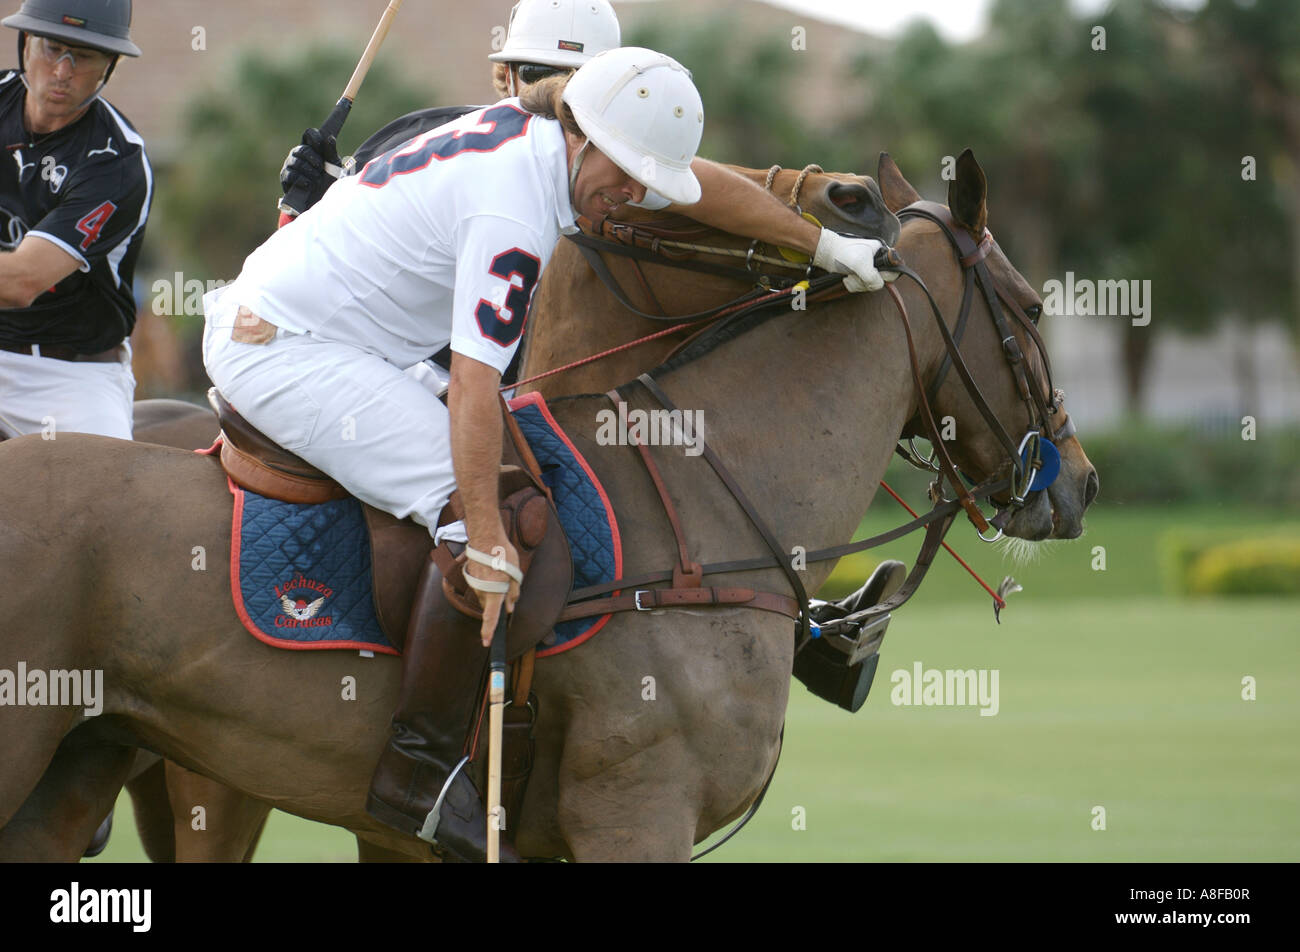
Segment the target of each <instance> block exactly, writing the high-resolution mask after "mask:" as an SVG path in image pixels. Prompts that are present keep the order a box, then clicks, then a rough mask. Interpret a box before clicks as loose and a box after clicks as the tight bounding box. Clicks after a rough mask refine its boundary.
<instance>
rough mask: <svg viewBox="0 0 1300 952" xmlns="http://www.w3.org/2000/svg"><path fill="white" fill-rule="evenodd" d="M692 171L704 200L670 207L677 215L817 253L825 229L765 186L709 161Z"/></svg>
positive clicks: (694, 164)
mask: <svg viewBox="0 0 1300 952" xmlns="http://www.w3.org/2000/svg"><path fill="white" fill-rule="evenodd" d="M691 171H692V172H694V173H695V177H696V178H697V179H699V180H700V193H701V194H700V200H699V201H698V202H696V203H695V204H694V205H669V206H668V208H669V210H671V211H672V212H674V213H675V214H679V215H685V216H686V217H687V218H693V219H694V220H695V221H698V222H700V223H701V224H703V225H708V226H710V227H712V228H718V229H721V230H722V231H727V232H730V233H731V234H733V235H748V236H749V237H750V238H757V239H759V240H760V241H765V242H767V243H768V244H773V245H780V246H781V247H783V248H792V249H794V250H795V251H802V252H803V253H804V254H808V255H811V254H812V253H813V252H814V251H816V249H817V242H818V241H819V240H820V238H821V229H820V228H818V227H817V226H816V225H814V224H813V223H812V222H810V221H808V220H807V219H806V218H802V217H800V216H799V215H796V214H795V212H794V210H793V209H792V208H789V207H787V206H786V204H785V203H784V202H783V201H781V199H779V198H777V197H776V196H775V195H773V194H772V193H771V192H769V191H767V190H766V189H765V188H763V187H762V186H760V185H755V184H754V183H753V182H751V181H750V180H749V179H747V178H745V177H744V176H743V175H741V174H740V173H738V172H734V171H732V170H731V169H729V168H727V167H725V166H722V165H719V164H718V163H717V162H710V161H709V160H708V159H701V158H696V159H695V161H693V162H692V163H691Z"/></svg>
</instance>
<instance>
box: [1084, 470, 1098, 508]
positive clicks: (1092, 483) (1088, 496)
mask: <svg viewBox="0 0 1300 952" xmlns="http://www.w3.org/2000/svg"><path fill="white" fill-rule="evenodd" d="M1099 489H1101V480H1099V479H1098V478H1097V470H1095V469H1090V470H1088V480H1087V482H1086V483H1085V484H1084V487H1083V508H1084V509H1087V508H1088V507H1089V506H1091V505H1092V501H1093V500H1094V499H1096V498H1097V491H1098V490H1099Z"/></svg>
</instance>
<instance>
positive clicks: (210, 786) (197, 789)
mask: <svg viewBox="0 0 1300 952" xmlns="http://www.w3.org/2000/svg"><path fill="white" fill-rule="evenodd" d="M729 168H731V169H732V170H733V171H734V172H736V173H737V174H739V175H742V176H744V177H746V178H748V179H749V180H750V181H753V182H755V183H756V184H761V185H763V186H764V188H766V189H767V190H768V191H770V192H772V193H773V194H776V195H780V196H788V197H789V203H790V204H791V205H792V206H795V207H797V208H798V209H799V210H800V211H801V212H802V211H805V210H806V213H807V214H809V215H812V216H814V217H815V218H816V219H817V220H818V221H819V222H823V223H825V224H826V225H827V226H828V227H832V228H834V229H836V230H838V231H840V232H842V233H844V234H851V235H858V236H862V237H877V238H882V239H884V240H885V241H886V243H892V242H893V241H894V240H896V239H897V236H898V228H899V226H898V221H897V219H896V218H894V216H893V215H892V214H891V213H890V210H889V209H887V208H886V206H885V202H884V198H883V196H882V195H881V191H880V188H879V186H878V185H877V184H876V182H875V181H874V180H873V179H871V178H870V177H868V176H863V175H855V174H849V173H828V172H824V171H823V170H822V169H821V168H820V167H819V166H816V165H809V166H806V167H804V168H803V169H799V170H794V169H780V168H778V167H773V168H770V169H766V170H763V169H750V168H744V167H740V166H730V167H729ZM629 211H631V210H630V209H629ZM628 217H629V219H630V220H633V221H636V220H645V219H650V220H657V221H662V216H661V215H658V214H655V213H639V214H638V213H636V212H632V214H630V215H629V216H628ZM688 227H689V225H688ZM710 240H713V241H717V242H719V243H722V244H728V243H731V244H734V243H735V239H734V238H733V237H732V236H722V235H717V234H716V233H715V235H714V237H713V238H711V239H710ZM714 257H716V256H714ZM611 267H612V268H613V270H614V272H615V273H618V274H623V275H624V276H625V277H626V272H625V271H624V270H623V269H624V262H623V261H613V262H611ZM791 268H793V266H791ZM787 270H789V269H787ZM794 270H797V269H794ZM662 272H663V268H662V266H661V265H658V264H654V263H648V264H647V265H646V267H645V268H644V270H643V272H642V273H643V275H645V276H647V278H648V283H647V284H646V285H645V286H644V288H645V293H647V294H649V295H650V296H651V297H653V299H654V302H655V305H656V306H659V307H666V308H668V309H669V313H675V312H680V311H684V310H686V309H688V308H690V307H693V306H697V305H698V304H699V303H700V302H705V303H707V302H711V301H723V300H726V299H727V298H728V297H729V296H734V295H735V294H737V293H739V292H740V291H742V290H743V289H744V287H743V286H744V285H745V284H746V282H745V281H743V280H737V279H735V278H728V277H722V278H718V277H716V276H703V277H702V276H700V275H699V274H697V273H692V272H684V273H683V272H680V271H674V272H673V273H672V274H671V275H668V274H665V273H662ZM683 277H684V278H685V279H686V280H682V278H683ZM652 289H653V290H652ZM620 309H621V308H620V305H619V304H618V302H617V301H615V300H614V299H613V298H612V297H611V294H610V291H609V290H608V288H606V286H605V285H604V284H602V283H601V281H600V280H599V279H598V277H597V276H596V274H595V272H593V271H592V270H591V269H590V268H589V267H588V266H587V265H586V263H585V262H584V261H583V259H582V258H581V256H580V255H579V253H578V251H577V249H576V246H575V245H572V244H571V243H569V242H567V241H562V242H561V243H560V245H559V247H558V248H557V250H556V254H555V257H554V262H553V264H552V265H551V267H549V268H548V269H547V271H546V273H545V274H544V275H543V277H542V281H541V284H540V286H539V288H538V291H537V295H536V298H535V300H534V302H533V304H532V306H531V308H530V318H529V333H528V335H527V336H526V337H525V354H524V360H523V363H522V368H523V369H522V371H521V375H530V374H532V373H536V372H538V371H540V370H542V369H549V368H550V367H554V366H560V365H562V364H565V363H568V362H570V361H573V360H576V359H579V358H581V357H583V356H586V354H587V350H586V348H590V347H592V346H593V345H600V344H604V345H606V346H608V345H609V344H613V343H620V342H622V340H623V339H624V338H625V337H630V336H637V335H638V334H639V333H641V331H640V328H642V327H646V326H654V322H652V321H648V320H644V319H640V318H638V317H636V316H635V315H626V320H620V321H611V322H592V321H589V320H580V321H579V323H581V324H582V325H583V326H581V327H579V326H575V320H574V318H575V315H590V314H601V313H610V312H611V311H613V312H615V313H617V312H618V311H619V310H620ZM683 333H684V332H683ZM682 336H683V334H676V335H671V336H669V337H667V338H665V339H664V343H663V344H661V345H659V347H656V348H651V349H645V348H642V349H639V350H636V351H627V352H624V353H622V354H617V355H614V356H613V357H612V358H610V359H607V360H605V361H603V362H602V363H601V364H600V365H599V366H598V367H597V368H592V369H588V370H586V371H582V370H579V371H572V372H569V374H567V375H555V376H552V377H550V378H548V379H547V380H546V381H544V382H543V383H542V385H541V386H540V387H536V388H523V389H524V390H527V389H539V390H541V391H542V392H543V393H545V394H546V395H548V396H553V395H555V394H556V393H558V392H562V391H563V390H564V388H572V389H573V390H578V389H581V388H583V387H584V386H587V385H588V384H589V383H590V382H591V380H592V379H594V377H593V373H592V370H595V376H596V377H598V378H599V379H602V380H609V381H610V382H609V384H607V385H606V386H612V385H613V384H614V383H617V382H618V381H620V380H623V379H626V378H628V377H631V376H634V375H635V374H636V373H639V372H641V371H643V370H648V369H650V367H652V366H653V365H654V364H655V363H657V362H658V357H659V356H660V355H661V354H662V353H666V350H665V348H666V347H671V346H672V345H673V344H674V343H675V342H677V341H679V340H680V339H681V337H682ZM531 340H540V341H541V345H540V346H538V347H535V348H529V347H528V346H527V342H528V341H531ZM544 361H549V363H547V364H546V366H545V367H541V366H539V365H540V364H542V363H543V362H544ZM215 435H216V421H215V418H214V416H213V414H212V413H211V412H209V411H208V410H207V409H206V408H203V407H198V406H195V405H193V404H189V403H184V402H182V401H177V400H165V399H154V400H142V401H137V402H136V405H135V439H136V440H137V441H138V442H151V443H159V444H162V445H164V446H174V447H178V448H181V449H191V448H201V447H204V446H207V445H209V444H210V443H211V442H212V438H213V437H214V436H215ZM127 790H128V792H129V793H130V794H131V798H132V801H133V804H134V807H135V817H136V823H137V827H138V828H139V831H140V836H141V840H142V842H143V844H144V847H145V851H146V854H147V855H148V856H149V858H150V859H151V860H154V861H155V862H161V861H172V860H176V861H182V862H185V861H216V862H237V861H241V860H248V859H251V857H252V854H253V850H254V849H255V848H256V843H257V839H258V837H259V836H260V833H261V831H262V829H263V827H264V825H265V820H266V817H267V815H268V814H269V812H270V809H271V808H270V806H269V805H268V804H265V803H261V802H260V801H256V800H252V799H250V798H247V797H244V796H243V795H242V794H240V793H239V792H238V791H234V790H230V789H229V788H225V787H223V786H222V785H221V784H218V783H216V782H215V781H211V780H209V779H207V778H205V777H203V776H201V775H199V774H195V773H192V772H190V771H187V770H185V769H184V768H181V767H179V766H177V765H175V764H169V765H167V766H166V771H165V777H164V764H163V762H162V760H161V759H160V758H158V757H156V756H153V755H148V754H144V753H142V754H141V755H140V756H139V758H138V760H137V765H136V767H135V768H134V769H133V771H132V775H131V778H130V779H129V780H128V782H127ZM196 804H202V805H204V807H205V810H206V813H207V821H208V822H207V828H206V829H205V830H203V831H201V832H197V833H196V832H195V831H192V830H191V828H190V813H189V811H190V809H191V808H192V807H193V805H196ZM358 852H359V856H360V858H362V859H363V860H389V861H392V860H396V859H398V858H400V857H399V856H398V855H393V854H389V853H386V852H385V851H383V850H382V849H380V848H378V847H376V846H374V845H373V844H370V843H367V842H366V841H364V840H358Z"/></svg>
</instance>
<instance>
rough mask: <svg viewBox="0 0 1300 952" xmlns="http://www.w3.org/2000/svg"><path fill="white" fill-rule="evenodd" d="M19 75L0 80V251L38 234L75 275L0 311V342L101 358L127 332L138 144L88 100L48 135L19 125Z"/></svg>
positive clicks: (103, 105) (136, 243)
mask: <svg viewBox="0 0 1300 952" xmlns="http://www.w3.org/2000/svg"><path fill="white" fill-rule="evenodd" d="M26 92H27V90H26V87H25V86H23V82H22V78H21V75H20V74H19V73H17V72H7V73H3V74H0V253H3V252H4V251H12V250H13V249H15V248H17V247H18V244H19V242H21V241H22V240H23V238H24V237H26V236H29V235H32V236H36V235H39V236H40V237H41V238H43V239H45V240H47V241H52V242H54V243H55V244H56V245H58V246H59V247H60V248H62V249H63V250H64V251H66V252H67V253H68V254H70V255H72V256H73V257H74V258H76V259H77V260H78V261H79V262H80V263H81V267H80V268H79V270H77V271H74V272H72V274H70V275H68V276H67V277H66V278H64V279H63V280H62V281H60V282H59V283H58V284H57V285H55V286H54V287H53V288H51V289H49V290H47V291H45V292H44V293H42V294H41V295H40V296H39V297H37V298H36V300H35V301H33V302H32V304H31V306H30V307H19V308H0V342H4V343H10V344H46V345H49V344H61V345H64V346H68V347H73V348H75V349H76V350H77V351H79V352H81V353H84V354H93V353H98V352H100V351H102V350H108V349H109V348H110V347H113V346H115V345H117V344H119V343H121V342H122V340H123V339H124V338H126V337H127V336H128V335H129V334H130V333H131V330H132V328H133V327H134V326H135V295H134V294H133V292H132V287H131V285H132V281H133V279H134V276H135V263H136V259H137V258H138V257H139V255H140V245H141V243H142V242H143V240H144V226H145V221H146V219H147V218H148V217H149V205H150V203H151V202H152V200H153V170H152V169H151V168H150V166H149V159H148V157H147V156H146V155H145V151H144V139H142V138H141V137H140V134H139V133H138V132H136V131H135V128H134V127H133V126H132V125H131V124H130V123H129V122H128V121H127V120H126V118H125V117H124V116H123V115H122V114H121V113H119V112H118V111H117V110H116V109H114V108H113V107H112V106H110V105H109V104H108V103H107V102H105V101H104V100H103V99H96V100H95V101H94V102H93V103H91V105H90V108H89V109H87V110H86V113H85V115H83V116H82V117H81V118H80V119H78V120H77V121H76V122H74V123H72V124H71V125H68V126H65V127H64V128H62V129H59V130H57V131H55V132H52V133H48V134H36V135H33V134H31V133H29V132H27V131H26V129H25V128H24V126H23V102H24V98H25V95H26Z"/></svg>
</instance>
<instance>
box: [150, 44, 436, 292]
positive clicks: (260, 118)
mask: <svg viewBox="0 0 1300 952" xmlns="http://www.w3.org/2000/svg"><path fill="white" fill-rule="evenodd" d="M354 60H355V53H354V52H347V51H344V50H342V49H338V48H334V47H312V48H309V49H306V50H303V51H301V52H299V53H297V54H296V55H292V56H288V57H286V56H284V55H281V54H276V55H267V54H266V53H264V52H262V51H258V50H254V49H248V50H245V51H243V52H242V53H241V55H240V56H239V57H238V60H237V63H236V64H235V68H234V70H233V75H232V76H231V78H230V79H229V80H228V82H227V83H226V84H225V85H224V87H223V88H222V89H221V91H219V92H218V91H213V92H209V93H206V94H204V95H202V96H200V97H199V98H197V99H196V100H194V101H193V102H192V103H191V104H190V105H189V107H188V108H187V109H186V110H185V114H184V118H183V120H182V125H183V129H184V132H183V141H184V142H185V147H184V149H183V151H182V152H181V154H180V155H179V156H178V158H177V160H176V161H175V162H174V163H172V164H171V165H170V166H168V167H167V168H165V169H164V170H163V172H162V174H161V175H160V179H161V180H162V181H161V184H160V186H159V189H158V206H159V208H158V212H159V214H158V215H157V216H156V219H157V220H159V221H160V222H163V223H165V224H164V227H163V229H162V231H163V232H164V234H163V235H162V236H161V237H162V238H163V240H164V241H165V242H166V243H167V245H168V250H169V252H170V253H171V254H172V255H173V256H174V258H175V259H176V262H177V264H179V265H180V266H181V267H184V268H185V269H186V270H188V271H190V272H192V273H194V274H195V275H200V274H201V275H206V276H211V277H212V278H215V279H226V280H228V279H232V278H234V277H235V276H236V275H237V274H238V273H239V270H240V267H241V266H242V263H243V260H244V258H245V257H247V256H248V254H249V253H250V252H251V251H252V250H253V249H254V248H256V247H257V246H258V245H259V244H261V243H262V242H263V241H265V240H266V238H267V236H268V235H270V234H271V232H272V231H274V230H275V223H276V210H275V205H276V201H277V200H278V199H279V197H280V195H281V191H280V184H279V171H280V166H281V164H282V163H283V161H284V157H285V154H286V153H287V152H288V151H289V149H290V148H291V147H292V146H294V145H295V144H296V143H297V141H298V138H299V136H300V135H301V133H302V130H303V129H305V128H306V127H308V126H316V125H319V124H320V123H321V122H323V121H324V119H325V117H326V116H327V115H328V114H329V110H330V108H331V107H332V106H333V105H334V99H333V92H332V91H334V90H339V89H342V88H343V86H344V84H345V83H346V82H347V80H348V77H349V76H350V75H351V72H352V68H353V66H354V65H355V63H354ZM432 104H434V96H433V95H432V92H431V91H430V90H428V89H417V88H415V87H412V86H409V85H406V84H405V83H404V82H402V81H400V80H398V79H397V78H396V74H395V73H394V72H393V71H392V70H390V69H388V68H386V67H385V66H384V64H383V63H376V64H375V65H374V67H373V68H372V69H371V71H370V73H369V74H368V75H367V77H366V84H365V87H364V89H363V90H362V93H361V95H359V96H358V97H357V103H356V107H355V109H354V110H353V112H352V115H351V116H350V117H349V119H348V122H347V125H346V126H345V127H344V130H343V134H342V135H341V136H340V142H339V151H340V153H341V154H343V155H347V154H348V152H349V151H350V150H351V149H352V148H354V147H355V146H357V145H359V144H360V143H361V142H362V141H363V140H364V139H365V138H366V137H367V136H368V135H369V134H370V133H371V132H373V131H375V130H376V129H377V128H379V127H380V126H381V125H383V124H384V123H386V122H388V121H389V120H390V119H393V118H395V117H397V116H399V115H402V114H403V113H406V112H410V111H411V110H413V109H418V108H421V107H423V106H428V105H432ZM152 228H153V226H152V222H151V231H152ZM151 237H152V238H153V240H154V241H157V240H158V236H156V235H151Z"/></svg>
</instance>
